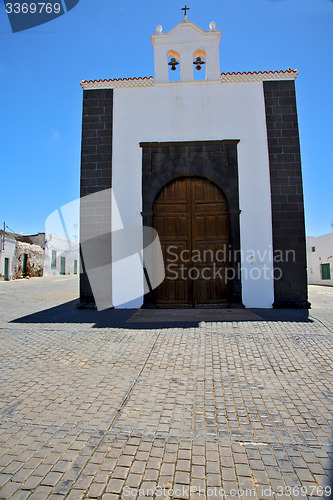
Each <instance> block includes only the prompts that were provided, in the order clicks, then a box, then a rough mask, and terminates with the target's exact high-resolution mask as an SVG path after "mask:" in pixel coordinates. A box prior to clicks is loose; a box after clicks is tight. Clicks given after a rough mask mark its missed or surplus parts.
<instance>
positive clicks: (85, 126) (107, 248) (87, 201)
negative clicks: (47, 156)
mask: <svg viewBox="0 0 333 500" xmlns="http://www.w3.org/2000/svg"><path fill="white" fill-rule="evenodd" d="M112 122H113V90H112V89H98V90H84V91H83V115H82V147H81V182H80V198H81V202H80V259H81V266H80V302H79V306H78V307H79V308H96V301H95V296H96V288H95V296H94V293H93V289H92V288H93V286H92V283H91V280H89V277H88V273H87V270H88V271H89V270H91V269H94V268H98V266H102V265H103V266H106V267H103V270H104V269H107V271H106V272H103V273H102V278H103V281H104V282H103V283H101V286H102V287H103V294H104V295H105V303H107V304H110V307H111V305H112V276H111V269H112V268H111V187H112ZM106 190H109V191H108V192H107V193H104V194H105V195H104V196H99V193H101V192H102V191H103V192H105V191H106ZM90 195H92V196H90ZM99 198H102V199H103V203H100V202H99V201H98V200H99ZM96 200H97V202H96ZM88 256H89V258H87V257H88ZM88 260H89V262H88ZM108 261H109V265H108ZM94 286H96V285H94ZM99 300H100V299H99Z"/></svg>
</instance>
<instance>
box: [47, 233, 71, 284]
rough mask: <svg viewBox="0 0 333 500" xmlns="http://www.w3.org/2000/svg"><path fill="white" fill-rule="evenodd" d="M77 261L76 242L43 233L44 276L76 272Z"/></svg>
mask: <svg viewBox="0 0 333 500" xmlns="http://www.w3.org/2000/svg"><path fill="white" fill-rule="evenodd" d="M78 262H79V249H78V243H75V242H73V241H70V240H67V239H66V238H61V237H59V236H54V235H52V234H46V235H45V258H44V276H52V275H55V274H60V275H65V274H78V272H79V268H78Z"/></svg>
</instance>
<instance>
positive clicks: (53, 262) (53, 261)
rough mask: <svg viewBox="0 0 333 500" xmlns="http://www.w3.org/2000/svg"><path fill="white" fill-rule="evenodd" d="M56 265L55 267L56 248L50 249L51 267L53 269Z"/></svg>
mask: <svg viewBox="0 0 333 500" xmlns="http://www.w3.org/2000/svg"><path fill="white" fill-rule="evenodd" d="M56 267H57V252H56V250H52V257H51V269H55V268H56Z"/></svg>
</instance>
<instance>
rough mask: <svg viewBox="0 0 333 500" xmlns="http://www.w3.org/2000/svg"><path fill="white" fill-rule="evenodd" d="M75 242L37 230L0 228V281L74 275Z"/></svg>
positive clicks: (77, 266)
mask: <svg viewBox="0 0 333 500" xmlns="http://www.w3.org/2000/svg"><path fill="white" fill-rule="evenodd" d="M78 272H79V249H78V243H77V242H73V241H70V240H67V239H66V238H61V237H59V236H54V235H52V234H45V233H38V234H33V235H24V234H16V233H9V232H7V231H6V232H4V231H0V280H4V281H9V280H12V279H19V278H27V277H30V278H32V277H39V276H52V275H65V274H78Z"/></svg>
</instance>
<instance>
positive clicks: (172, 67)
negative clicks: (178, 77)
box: [168, 57, 179, 71]
mask: <svg viewBox="0 0 333 500" xmlns="http://www.w3.org/2000/svg"><path fill="white" fill-rule="evenodd" d="M177 64H179V62H178V61H177V59H176V58H175V57H171V60H170V62H169V63H168V66H171V71H176V66H177Z"/></svg>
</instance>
